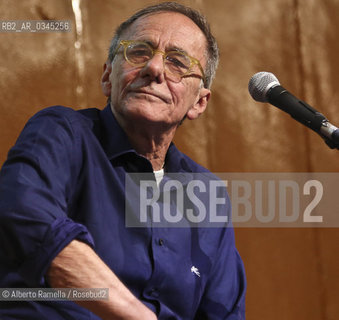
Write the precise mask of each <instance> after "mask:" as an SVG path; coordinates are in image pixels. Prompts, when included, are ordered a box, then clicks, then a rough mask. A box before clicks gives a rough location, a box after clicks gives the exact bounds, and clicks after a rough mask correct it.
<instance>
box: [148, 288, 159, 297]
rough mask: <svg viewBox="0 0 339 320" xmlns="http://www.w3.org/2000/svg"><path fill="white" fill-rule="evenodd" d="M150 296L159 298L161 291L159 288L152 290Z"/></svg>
mask: <svg viewBox="0 0 339 320" xmlns="http://www.w3.org/2000/svg"><path fill="white" fill-rule="evenodd" d="M149 295H150V296H152V297H155V298H157V297H159V291H158V289H157V288H152V289H151V290H150V291H149Z"/></svg>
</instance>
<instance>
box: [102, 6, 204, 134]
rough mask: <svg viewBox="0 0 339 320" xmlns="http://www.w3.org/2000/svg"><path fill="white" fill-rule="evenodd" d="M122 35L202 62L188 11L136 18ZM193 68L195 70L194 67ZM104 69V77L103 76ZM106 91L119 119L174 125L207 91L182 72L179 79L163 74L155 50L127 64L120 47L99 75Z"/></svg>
mask: <svg viewBox="0 0 339 320" xmlns="http://www.w3.org/2000/svg"><path fill="white" fill-rule="evenodd" d="M121 38H122V39H123V40H138V41H145V42H147V43H149V44H151V46H152V47H153V48H156V49H158V50H161V51H163V52H167V51H171V50H174V49H179V50H182V51H184V52H186V53H187V54H188V55H190V56H192V57H194V58H196V59H198V60H199V61H200V63H201V65H202V67H203V68H204V67H205V64H206V58H205V48H206V39H205V36H204V34H203V33H202V32H201V30H200V29H199V27H198V26H196V25H195V23H194V22H193V21H191V20H190V19H189V18H188V17H186V16H184V15H182V14H179V13H174V12H161V13H156V14H152V15H148V16H144V17H141V18H139V19H138V20H136V21H135V22H134V23H133V24H132V25H131V26H130V27H129V28H128V29H127V30H126V31H125V32H124V33H123V35H122V37H121ZM193 70H194V74H196V75H197V74H200V71H199V68H198V67H197V66H195V67H194V69H193ZM105 75H106V78H105ZM105 79H106V82H105V85H106V91H105V89H104V93H105V95H107V96H110V97H111V106H112V111H113V113H114V114H115V116H116V117H117V119H118V121H119V120H120V121H119V122H121V121H122V124H123V123H124V122H130V121H133V122H134V121H138V122H139V123H140V122H146V123H148V124H151V123H152V124H155V123H157V124H160V125H161V126H162V127H176V126H177V125H178V124H179V123H180V122H181V120H182V119H183V118H184V116H185V115H186V116H187V118H189V119H195V118H197V117H198V116H199V115H200V113H202V112H203V111H204V110H205V108H206V105H207V100H208V98H209V95H210V91H209V90H208V89H205V88H201V79H200V78H199V77H197V76H188V77H184V78H182V79H181V81H180V82H173V81H171V80H168V79H166V77H165V70H164V64H163V57H162V55H161V54H155V55H154V56H153V58H152V59H151V60H149V61H148V63H147V64H146V65H145V66H144V67H135V66H131V65H130V64H129V63H128V62H127V61H125V59H124V54H123V47H120V49H119V51H118V53H117V55H116V57H115V59H114V60H113V62H112V64H111V65H106V70H105V72H104V75H103V80H105Z"/></svg>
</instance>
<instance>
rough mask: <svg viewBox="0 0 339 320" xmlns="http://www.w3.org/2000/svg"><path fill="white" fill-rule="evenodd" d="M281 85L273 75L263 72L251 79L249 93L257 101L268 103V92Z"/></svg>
mask: <svg viewBox="0 0 339 320" xmlns="http://www.w3.org/2000/svg"><path fill="white" fill-rule="evenodd" d="M279 85H280V83H279V81H278V79H277V77H276V76H275V75H274V74H273V73H271V72H264V71H261V72H258V73H256V74H255V75H254V76H253V77H252V78H251V79H250V81H249V83H248V91H249V92H250V95H251V96H252V98H253V99H254V100H255V101H258V102H268V98H267V92H268V90H269V89H271V88H272V87H275V86H279Z"/></svg>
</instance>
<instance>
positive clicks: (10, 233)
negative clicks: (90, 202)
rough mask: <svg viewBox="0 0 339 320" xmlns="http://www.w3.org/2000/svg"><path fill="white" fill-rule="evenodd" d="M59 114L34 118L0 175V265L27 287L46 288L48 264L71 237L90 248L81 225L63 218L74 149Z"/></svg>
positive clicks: (74, 164)
mask: <svg viewBox="0 0 339 320" xmlns="http://www.w3.org/2000/svg"><path fill="white" fill-rule="evenodd" d="M65 110H66V108H63V107H53V108H48V109H45V110H44V111H42V112H39V113H38V114H37V115H35V116H34V117H33V118H32V119H31V120H30V121H29V122H28V123H27V125H26V126H25V128H24V130H23V131H22V133H21V134H20V136H19V138H18V140H17V142H16V144H15V146H14V147H13V148H12V149H11V150H10V152H9V154H8V159H7V161H6V162H5V164H4V165H3V168H2V169H1V173H0V242H1V246H0V263H2V264H3V265H6V266H8V268H9V269H10V270H13V272H17V273H19V274H20V276H21V277H22V278H23V280H24V281H25V283H26V284H27V285H28V286H30V287H41V286H45V285H46V283H45V280H44V275H45V273H46V271H47V269H48V267H49V265H50V263H51V261H52V260H53V259H54V257H55V256H56V255H57V254H58V253H59V252H60V251H61V250H62V249H63V248H64V247H65V246H66V245H67V244H68V243H69V242H71V241H72V240H73V239H79V240H81V241H84V242H86V243H87V244H89V245H91V246H93V245H94V244H93V239H92V237H91V235H90V234H89V232H88V230H87V229H86V227H85V226H84V225H82V224H79V223H76V222H74V221H73V220H71V219H70V218H69V217H68V216H67V208H68V204H69V201H70V199H71V197H72V192H74V191H73V190H74V188H75V185H74V184H75V181H76V176H77V174H78V172H79V168H78V167H79V166H80V164H79V160H78V159H77V157H79V152H80V151H79V150H77V149H79V146H78V145H79V143H78V141H77V139H78V138H77V136H76V134H75V133H74V130H73V127H72V125H71V121H70V120H69V119H68V117H66V116H65V112H66V111H65ZM67 112H69V113H70V112H74V111H71V109H68V111H67Z"/></svg>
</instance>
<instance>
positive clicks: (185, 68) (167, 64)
mask: <svg viewBox="0 0 339 320" xmlns="http://www.w3.org/2000/svg"><path fill="white" fill-rule="evenodd" d="M121 46H123V47H124V57H125V60H126V61H127V62H128V63H129V64H130V65H132V66H134V67H143V66H145V65H146V64H147V62H148V61H149V60H151V59H152V58H153V57H154V55H155V54H156V53H160V54H161V55H162V57H163V62H164V68H165V76H166V78H167V79H168V80H170V81H173V82H180V81H181V79H182V78H183V77H185V76H188V75H192V69H193V67H194V66H195V65H197V66H198V68H199V69H200V72H201V75H202V79H203V82H204V85H206V79H205V74H204V71H203V69H202V67H201V64H200V62H199V60H197V59H195V58H193V57H190V56H189V55H187V54H186V53H184V52H181V51H176V50H173V51H168V52H163V51H160V50H157V49H154V48H152V47H151V46H150V45H149V44H148V43H146V42H143V41H134V40H121V41H120V43H119V46H118V47H117V49H116V51H115V53H114V55H116V53H117V52H118V50H119V48H120V47H121Z"/></svg>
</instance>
